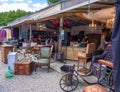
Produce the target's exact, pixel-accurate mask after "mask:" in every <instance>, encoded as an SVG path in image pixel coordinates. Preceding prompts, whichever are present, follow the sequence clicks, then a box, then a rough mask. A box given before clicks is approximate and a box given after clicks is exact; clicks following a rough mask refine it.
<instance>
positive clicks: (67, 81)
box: [59, 65, 113, 92]
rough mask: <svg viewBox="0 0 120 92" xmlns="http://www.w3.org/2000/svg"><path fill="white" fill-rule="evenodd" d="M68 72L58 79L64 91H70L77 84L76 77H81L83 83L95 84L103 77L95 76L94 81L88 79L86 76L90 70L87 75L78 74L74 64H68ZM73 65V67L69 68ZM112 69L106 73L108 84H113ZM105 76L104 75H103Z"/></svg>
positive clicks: (89, 74) (89, 75)
mask: <svg viewBox="0 0 120 92" xmlns="http://www.w3.org/2000/svg"><path fill="white" fill-rule="evenodd" d="M69 67H70V68H69V72H68V73H67V74H65V75H63V76H62V78H61V79H60V81H59V85H60V88H61V89H62V90H63V91H65V92H72V91H74V90H75V89H76V88H77V87H78V84H79V83H80V81H79V79H78V78H81V79H82V80H83V81H84V82H85V83H87V84H96V83H99V82H100V81H101V80H102V79H104V78H102V79H101V78H100V77H99V78H97V80H95V81H92V82H91V81H88V80H87V79H86V78H88V77H91V71H90V72H89V73H88V75H80V74H79V73H78V72H77V70H75V65H74V66H69ZM71 67H74V68H71ZM112 73H113V71H111V72H110V73H109V75H108V83H109V84H110V86H112V85H113V76H112ZM104 77H105V76H104ZM109 88H110V90H113V89H112V88H111V87H109Z"/></svg>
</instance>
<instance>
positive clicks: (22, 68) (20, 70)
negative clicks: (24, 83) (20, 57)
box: [14, 61, 33, 75]
mask: <svg viewBox="0 0 120 92" xmlns="http://www.w3.org/2000/svg"><path fill="white" fill-rule="evenodd" d="M14 71H15V74H19V75H29V74H30V73H32V71H33V62H32V61H27V62H26V61H18V62H15V63H14Z"/></svg>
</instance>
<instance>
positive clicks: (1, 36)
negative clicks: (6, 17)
mask: <svg viewBox="0 0 120 92" xmlns="http://www.w3.org/2000/svg"><path fill="white" fill-rule="evenodd" d="M5 37H6V30H4V29H2V30H1V32H0V38H5Z"/></svg>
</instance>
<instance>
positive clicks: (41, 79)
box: [0, 62, 85, 92]
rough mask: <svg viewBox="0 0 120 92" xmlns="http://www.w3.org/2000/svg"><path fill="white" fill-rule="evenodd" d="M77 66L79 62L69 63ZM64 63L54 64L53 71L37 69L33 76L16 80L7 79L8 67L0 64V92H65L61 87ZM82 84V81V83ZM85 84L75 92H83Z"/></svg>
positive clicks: (16, 77)
mask: <svg viewBox="0 0 120 92" xmlns="http://www.w3.org/2000/svg"><path fill="white" fill-rule="evenodd" d="M68 63H71V64H74V63H75V64H77V62H68ZM62 65H63V64H62V63H58V62H54V63H52V64H51V68H52V69H51V70H50V72H49V73H47V70H46V69H40V68H38V69H37V72H33V73H32V74H31V75H15V77H14V78H11V79H6V78H5V72H6V71H7V65H6V64H3V63H2V62H0V92H63V91H62V90H61V89H60V87H59V80H60V78H61V74H60V67H61V66H62ZM81 83H82V81H81ZM83 86H85V85H84V82H83V84H82V85H81V84H79V86H78V88H77V89H76V90H75V91H74V92H82V88H83Z"/></svg>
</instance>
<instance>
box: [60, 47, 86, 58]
mask: <svg viewBox="0 0 120 92" xmlns="http://www.w3.org/2000/svg"><path fill="white" fill-rule="evenodd" d="M62 52H64V55H65V59H70V60H78V53H80V52H85V48H79V47H69V46H67V47H62ZM66 54H67V55H66Z"/></svg>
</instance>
